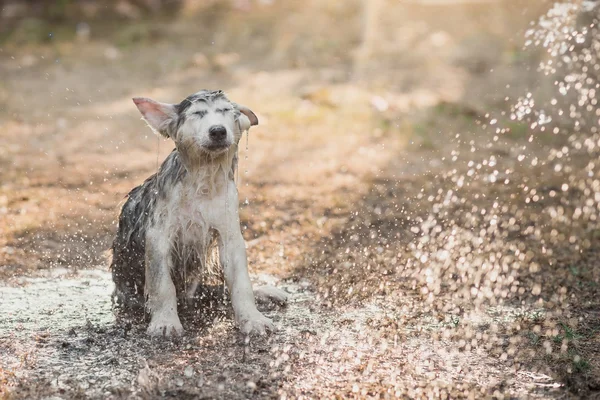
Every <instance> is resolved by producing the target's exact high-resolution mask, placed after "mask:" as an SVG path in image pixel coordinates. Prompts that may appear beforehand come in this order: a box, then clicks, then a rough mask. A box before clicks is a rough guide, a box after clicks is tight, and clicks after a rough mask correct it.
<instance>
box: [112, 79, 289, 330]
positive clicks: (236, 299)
mask: <svg viewBox="0 0 600 400" xmlns="http://www.w3.org/2000/svg"><path fill="white" fill-rule="evenodd" d="M133 102H134V103H135V105H136V106H137V108H138V109H139V111H140V112H141V113H142V115H143V117H144V119H145V120H146V122H147V123H148V125H149V126H150V127H151V128H152V129H153V130H154V131H155V132H157V133H159V134H161V135H163V136H165V137H168V138H171V139H172V140H173V141H174V142H175V149H174V150H173V152H172V153H171V154H170V155H169V156H168V157H167V158H166V159H165V161H164V162H163V163H162V165H161V166H160V168H159V170H158V172H157V173H156V174H154V175H152V176H151V177H149V178H148V179H146V181H145V182H144V183H143V184H142V185H140V186H138V187H136V188H134V189H133V190H132V191H131V192H130V193H129V195H128V197H127V201H126V202H125V204H124V205H123V208H122V210H121V215H120V217H119V227H118V232H117V235H116V237H115V240H114V242H113V246H112V251H113V258H112V263H111V269H112V276H113V281H114V283H115V292H114V294H113V302H114V304H115V307H116V308H117V311H125V312H127V311H133V310H140V309H141V310H146V311H147V312H149V314H150V324H149V326H148V330H147V332H148V334H150V335H160V336H171V335H180V334H182V333H183V327H182V325H181V322H180V319H179V315H178V312H177V306H178V303H179V304H180V305H181V304H183V302H184V301H185V298H186V297H188V298H189V297H191V296H193V295H194V293H195V291H196V288H197V286H198V282H199V276H200V275H201V274H202V273H203V272H206V269H208V268H209V267H210V264H211V263H210V257H211V254H213V250H214V248H215V247H218V254H219V257H218V259H219V262H218V263H217V264H219V265H220V268H222V273H223V276H224V280H225V282H226V284H227V288H228V290H229V294H230V297H231V304H232V306H233V312H234V315H235V320H236V322H237V324H238V326H239V327H240V330H241V331H242V332H244V333H246V334H251V333H258V334H264V333H266V332H267V331H273V330H274V325H273V322H272V321H271V320H270V319H268V318H267V317H265V316H264V315H263V314H262V313H260V312H259V311H258V310H257V308H256V304H255V297H254V296H255V294H256V296H260V297H262V298H269V299H271V300H273V301H274V302H277V303H284V302H285V301H286V298H287V295H286V293H285V292H283V291H282V290H279V289H277V288H273V287H263V288H259V289H257V290H256V291H255V292H253V290H252V286H251V283H250V278H249V275H248V266H247V259H246V247H245V242H244V239H243V237H242V233H241V230H240V220H239V214H238V194H237V188H236V184H235V180H234V176H235V169H236V167H237V148H238V143H239V140H240V138H241V136H242V133H243V132H244V131H246V130H248V129H249V128H250V127H251V126H254V125H257V124H258V118H257V117H256V115H255V114H254V113H253V112H252V111H251V110H250V109H248V108H247V107H244V106H241V105H239V104H236V103H233V102H231V101H230V100H229V99H227V97H226V96H225V94H224V93H223V92H222V91H220V90H219V91H209V90H202V91H200V92H198V93H195V94H193V95H191V96H189V97H187V98H186V99H184V100H183V101H182V102H181V103H179V104H165V103H159V102H156V101H154V100H151V99H147V98H134V99H133Z"/></svg>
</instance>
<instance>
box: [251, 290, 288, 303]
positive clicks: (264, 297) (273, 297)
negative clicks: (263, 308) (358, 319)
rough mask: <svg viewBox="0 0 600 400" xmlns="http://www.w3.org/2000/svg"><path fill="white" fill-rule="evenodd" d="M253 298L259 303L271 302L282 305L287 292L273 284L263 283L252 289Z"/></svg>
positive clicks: (286, 297) (285, 299) (285, 301)
mask: <svg viewBox="0 0 600 400" xmlns="http://www.w3.org/2000/svg"><path fill="white" fill-rule="evenodd" d="M254 298H255V299H256V301H257V302H259V303H269V302H272V303H275V304H277V305H280V306H282V305H284V304H285V303H287V300H288V294H287V293H286V292H284V291H283V290H281V289H278V288H276V287H275V286H271V285H265V286H259V287H257V288H256V289H254Z"/></svg>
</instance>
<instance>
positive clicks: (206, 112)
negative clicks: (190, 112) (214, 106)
mask: <svg viewBox="0 0 600 400" xmlns="http://www.w3.org/2000/svg"><path fill="white" fill-rule="evenodd" d="M206 114H208V111H204V110H203V111H196V112H195V113H194V115H197V116H198V117H200V118H202V117H204V116H205V115H206Z"/></svg>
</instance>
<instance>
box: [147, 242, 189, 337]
mask: <svg viewBox="0 0 600 400" xmlns="http://www.w3.org/2000/svg"><path fill="white" fill-rule="evenodd" d="M156 237H159V235H152V232H149V234H148V236H147V238H146V288H145V293H146V296H147V307H148V308H149V310H150V315H151V318H150V325H149V326H148V330H147V333H148V334H149V335H152V336H171V335H181V334H182V333H183V327H182V326H181V322H180V321H179V316H178V315H177V294H176V291H175V285H174V284H173V280H172V279H171V267H172V265H171V263H172V261H171V257H170V252H169V248H168V245H167V244H166V243H165V240H164V239H163V240H162V241H161V240H158V239H155V238H156Z"/></svg>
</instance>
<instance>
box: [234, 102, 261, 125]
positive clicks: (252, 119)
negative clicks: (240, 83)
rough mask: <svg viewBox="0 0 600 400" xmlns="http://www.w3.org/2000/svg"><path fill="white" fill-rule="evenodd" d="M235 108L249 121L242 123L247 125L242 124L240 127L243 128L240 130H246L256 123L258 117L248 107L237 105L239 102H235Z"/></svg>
mask: <svg viewBox="0 0 600 400" xmlns="http://www.w3.org/2000/svg"><path fill="white" fill-rule="evenodd" d="M235 108H237V109H238V110H239V111H240V112H241V113H242V115H245V116H246V118H247V119H248V122H250V124H243V125H247V126H245V127H244V126H243V125H242V127H243V128H245V129H242V130H247V129H250V127H251V126H255V125H258V117H257V116H256V114H254V113H253V112H252V110H251V109H249V108H248V107H245V106H242V105H239V104H235Z"/></svg>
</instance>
